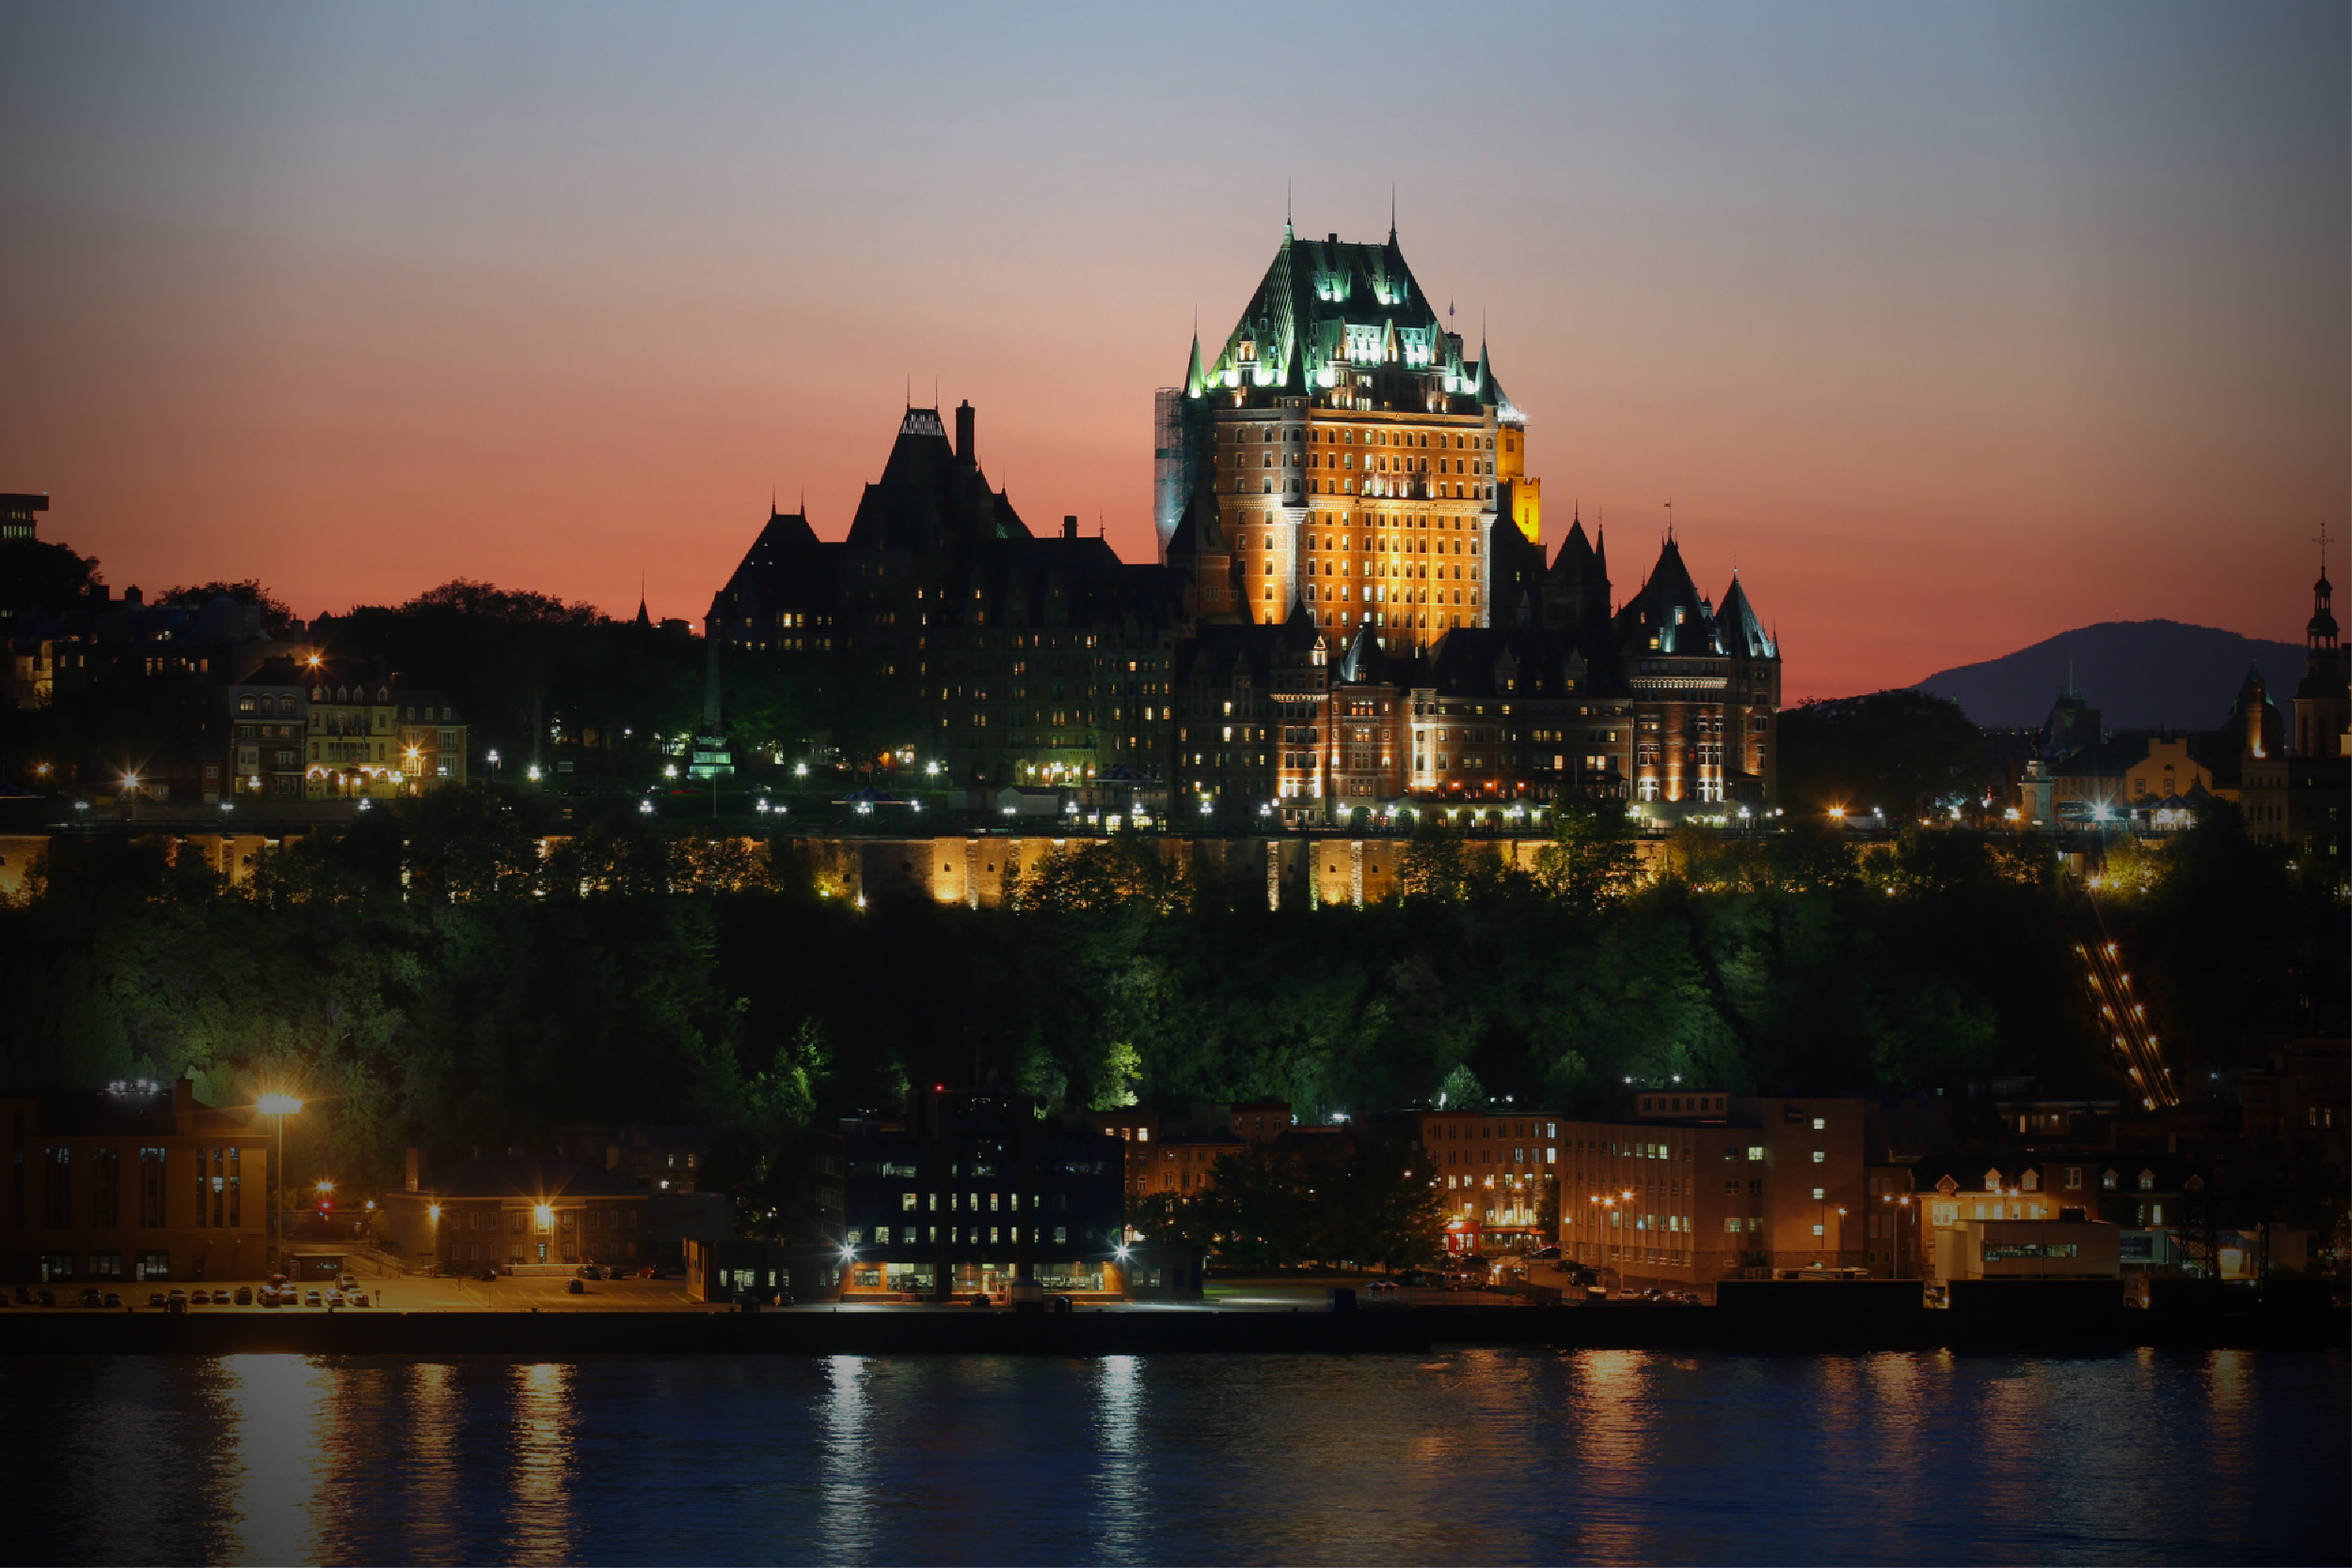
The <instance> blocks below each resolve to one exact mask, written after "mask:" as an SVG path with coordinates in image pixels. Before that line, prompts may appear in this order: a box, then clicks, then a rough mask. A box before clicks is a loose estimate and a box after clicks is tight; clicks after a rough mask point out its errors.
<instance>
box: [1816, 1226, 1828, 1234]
mask: <svg viewBox="0 0 2352 1568" xmlns="http://www.w3.org/2000/svg"><path fill="white" fill-rule="evenodd" d="M1828 1233H1829V1232H1828V1229H1827V1227H1823V1226H1819V1225H1817V1226H1815V1227H1813V1234H1815V1235H1816V1236H1824V1235H1827V1234H1828Z"/></svg>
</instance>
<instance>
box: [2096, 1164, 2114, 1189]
mask: <svg viewBox="0 0 2352 1568" xmlns="http://www.w3.org/2000/svg"><path fill="white" fill-rule="evenodd" d="M2099 1190H2100V1191H2101V1192H2103V1193H2111V1192H2113V1191H2115V1172H2113V1171H2111V1170H2110V1171H2102V1172H2100V1173H2099Z"/></svg>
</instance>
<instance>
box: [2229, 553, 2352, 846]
mask: <svg viewBox="0 0 2352 1568" xmlns="http://www.w3.org/2000/svg"><path fill="white" fill-rule="evenodd" d="M2334 600H2335V587H2334V585H2333V584H2332V583H2330V582H2329V581H2328V573H2327V570H2326V568H2325V566H2324V565H2323V567H2322V568H2321V571H2320V574H2319V580H2318V581H2316V582H2314V583H2313V584H2312V618H2311V621H2310V623H2309V625H2308V626H2306V628H2305V653H2304V668H2303V678H2302V679H2301V680H2300V681H2299V682H2297V683H2296V688H2295V716H2294V720H2293V723H2292V734H2291V736H2290V737H2289V738H2290V745H2289V746H2288V748H2287V751H2286V754H2284V755H2280V754H2279V753H2278V752H2277V750H2276V749H2273V750H2272V752H2271V753H2270V754H2268V755H2264V754H2261V753H2260V752H2249V753H2248V754H2247V756H2246V759H2245V761H2244V762H2243V764H2242V765H2241V768H2240V772H2239V794H2238V802H2239V804H2240V806H2241V807H2242V808H2243V809H2244V811H2245V813H2246V825H2247V829H2248V831H2249V832H2251V833H2253V835H2254V836H2255V837H2257V838H2262V839H2267V840H2270V841H2271V842H2273V843H2280V844H2285V845H2288V846H2289V847H2292V848H2293V849H2294V850H2295V851H2296V859H2297V862H2298V863H2302V862H2305V861H2309V862H2312V863H2314V868H2316V866H2322V865H2324V866H2327V867H2329V868H2331V869H2332V870H2333V871H2334V872H2335V873H2336V875H2337V877H2338V878H2339V879H2341V878H2342V876H2343V873H2344V849H2345V845H2346V842H2347V838H2352V805H2347V801H2352V687H2348V686H2347V684H2346V681H2345V663H2344V659H2345V649H2344V642H2343V639H2342V636H2341V633H2340V631H2339V629H2338V627H2337V625H2336V617H2335V603H2334ZM2249 733H2250V726H2249Z"/></svg>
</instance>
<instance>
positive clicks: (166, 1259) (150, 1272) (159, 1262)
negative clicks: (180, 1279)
mask: <svg viewBox="0 0 2352 1568" xmlns="http://www.w3.org/2000/svg"><path fill="white" fill-rule="evenodd" d="M135 1277H137V1278H140V1279H169V1278H170V1277H171V1254H170V1253H168V1252H142V1253H140V1254H139V1262H138V1274H137V1275H135Z"/></svg>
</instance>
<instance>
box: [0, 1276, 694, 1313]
mask: <svg viewBox="0 0 2352 1568" xmlns="http://www.w3.org/2000/svg"><path fill="white" fill-rule="evenodd" d="M568 1283H569V1282H568V1280H567V1279H565V1278H564V1277H561V1276H557V1277H526V1278H514V1277H509V1276H504V1275H501V1277H500V1278H499V1279H497V1280H496V1281H485V1280H479V1279H427V1278H422V1277H411V1276H406V1275H390V1276H389V1277H385V1278H380V1279H379V1278H376V1277H374V1276H373V1275H361V1276H359V1289H360V1291H362V1292H363V1293H365V1294H366V1296H367V1297H368V1306H367V1307H366V1308H364V1310H369V1311H373V1310H377V1309H379V1308H380V1309H381V1310H384V1311H387V1312H482V1311H509V1312H529V1311H534V1310H535V1311H564V1310H568V1311H580V1310H595V1311H600V1312H612V1311H687V1310H691V1311H709V1310H714V1309H713V1308H709V1307H704V1306H702V1304H700V1303H698V1302H693V1301H690V1300H688V1299H687V1295H686V1283H685V1281H683V1280H678V1279H584V1280H581V1281H580V1291H581V1293H580V1294H579V1295H573V1294H571V1293H570V1292H569V1291H568V1290H566V1288H565V1287H566V1286H567V1284H568ZM90 1288H92V1289H96V1290H98V1291H101V1292H102V1295H103V1292H105V1291H112V1292H114V1293H115V1294H117V1295H119V1296H120V1297H121V1298H122V1303H123V1305H122V1306H121V1307H113V1308H111V1310H113V1311H117V1312H119V1311H122V1310H124V1309H125V1308H128V1309H130V1310H133V1311H138V1312H151V1311H155V1310H158V1308H156V1307H153V1306H151V1305H150V1303H149V1300H148V1298H149V1296H150V1295H151V1294H155V1293H162V1294H166V1295H168V1293H169V1292H171V1291H183V1292H186V1294H187V1295H188V1296H189V1297H190V1299H191V1302H192V1301H193V1297H194V1295H195V1292H197V1291H203V1292H204V1293H205V1295H206V1296H207V1297H208V1298H211V1297H215V1296H216V1295H220V1294H227V1295H228V1296H229V1297H230V1300H229V1301H228V1302H227V1303H220V1302H215V1301H211V1300H208V1301H207V1303H206V1304H205V1305H203V1306H200V1307H199V1306H195V1305H191V1306H190V1307H189V1308H188V1310H189V1311H191V1312H206V1313H210V1312H326V1311H327V1310H330V1308H328V1307H326V1306H325V1305H324V1304H325V1302H326V1299H327V1292H328V1291H329V1290H330V1289H331V1288H332V1286H331V1282H330V1281H326V1280H304V1281H301V1282H300V1283H299V1284H298V1285H297V1286H296V1287H295V1289H297V1290H298V1291H301V1292H302V1295H303V1297H304V1298H307V1297H308V1295H309V1292H310V1291H312V1290H316V1291H318V1292H319V1299H320V1302H321V1304H322V1305H320V1306H318V1307H308V1306H287V1307H262V1306H261V1305H260V1296H261V1291H262V1281H261V1280H258V1279H243V1280H222V1281H218V1282H214V1281H199V1282H188V1281H173V1282H170V1283H168V1284H167V1283H161V1282H152V1283H142V1284H135V1285H133V1284H123V1283H120V1282H114V1283H109V1284H103V1285H98V1286H95V1287H90ZM84 1289H85V1287H84V1286H81V1285H78V1284H66V1285H42V1286H28V1287H24V1290H25V1291H27V1292H29V1293H30V1294H32V1295H33V1296H34V1297H35V1298H36V1299H38V1297H39V1295H40V1292H41V1291H48V1292H50V1293H51V1294H52V1295H54V1296H55V1297H56V1302H57V1305H56V1307H55V1308H53V1309H52V1310H56V1311H60V1312H62V1311H69V1310H75V1311H78V1310H87V1308H84V1307H82V1306H81V1299H82V1291H83V1290H84ZM240 1289H243V1290H245V1291H248V1292H250V1294H251V1298H252V1305H248V1306H243V1307H240V1306H237V1305H235V1292H236V1291H238V1290H240ZM18 1290H19V1288H18V1287H15V1286H9V1287H8V1288H7V1290H6V1292H5V1293H6V1295H7V1297H8V1307H6V1308H5V1310H7V1311H26V1310H31V1311H40V1310H43V1308H41V1307H39V1306H33V1305H29V1304H25V1303H20V1302H18V1301H17V1300H16V1297H17V1294H18ZM342 1310H350V1308H347V1307H346V1308H342Z"/></svg>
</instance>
